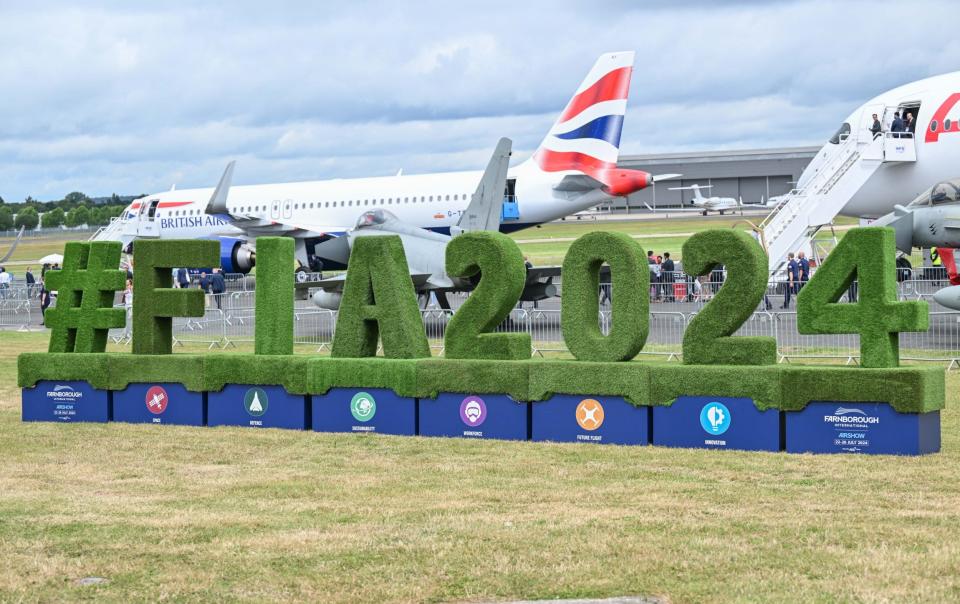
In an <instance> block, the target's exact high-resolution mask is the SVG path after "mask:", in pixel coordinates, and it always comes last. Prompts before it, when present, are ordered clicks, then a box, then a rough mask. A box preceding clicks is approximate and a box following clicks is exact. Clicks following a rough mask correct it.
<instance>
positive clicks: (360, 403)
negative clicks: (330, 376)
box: [311, 388, 417, 436]
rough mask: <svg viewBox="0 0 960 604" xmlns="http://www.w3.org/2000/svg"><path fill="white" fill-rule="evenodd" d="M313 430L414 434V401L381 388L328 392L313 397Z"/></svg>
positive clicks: (333, 390) (333, 389)
mask: <svg viewBox="0 0 960 604" xmlns="http://www.w3.org/2000/svg"><path fill="white" fill-rule="evenodd" d="M311 398H312V399H313V429H314V430H316V431H317V432H353V433H361V434H362V433H368V432H373V433H379V434H401V435H407V436H413V435H414V434H416V433H417V401H416V399H412V398H405V397H402V396H397V395H396V394H394V392H393V391H392V390H387V389H384V388H367V389H365V390H360V389H358V388H331V389H330V391H328V392H327V393H326V394H324V395H322V396H320V395H316V394H315V395H313V396H312V397H311Z"/></svg>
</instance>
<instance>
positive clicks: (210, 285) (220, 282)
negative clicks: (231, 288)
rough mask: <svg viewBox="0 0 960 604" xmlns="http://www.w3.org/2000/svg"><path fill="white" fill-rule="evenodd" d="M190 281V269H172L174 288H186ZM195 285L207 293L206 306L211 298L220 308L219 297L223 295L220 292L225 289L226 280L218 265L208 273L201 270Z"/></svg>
mask: <svg viewBox="0 0 960 604" xmlns="http://www.w3.org/2000/svg"><path fill="white" fill-rule="evenodd" d="M191 283H192V278H191V275H190V271H188V270H187V269H185V268H175V269H173V286H174V287H175V288H179V289H187V288H189V287H190V284H191ZM197 287H199V288H200V289H202V290H203V292H204V293H205V294H207V306H210V299H211V298H212V299H213V301H214V303H215V304H216V305H217V308H221V305H222V302H221V300H220V299H221V298H222V297H223V296H222V295H221V294H224V293H226V291H227V282H226V280H225V279H224V277H223V269H221V268H219V267H218V268H214V269H213V272H212V273H210V274H209V275H208V274H207V273H206V271H201V272H200V276H199V278H198V279H197Z"/></svg>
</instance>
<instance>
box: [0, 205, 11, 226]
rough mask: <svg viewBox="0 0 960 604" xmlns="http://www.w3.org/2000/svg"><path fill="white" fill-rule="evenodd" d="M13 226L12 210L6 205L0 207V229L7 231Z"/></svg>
mask: <svg viewBox="0 0 960 604" xmlns="http://www.w3.org/2000/svg"><path fill="white" fill-rule="evenodd" d="M12 228H13V212H11V211H10V208H8V207H2V208H0V231H9V230H10V229H12Z"/></svg>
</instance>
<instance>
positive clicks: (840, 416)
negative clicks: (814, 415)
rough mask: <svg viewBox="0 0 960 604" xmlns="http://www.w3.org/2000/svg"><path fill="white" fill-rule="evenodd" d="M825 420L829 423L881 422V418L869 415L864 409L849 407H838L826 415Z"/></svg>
mask: <svg viewBox="0 0 960 604" xmlns="http://www.w3.org/2000/svg"><path fill="white" fill-rule="evenodd" d="M823 421H824V422H825V423H828V424H879V423H880V418H879V417H877V416H875V415H867V412H866V411H864V410H863V409H848V408H846V407H837V409H836V411H834V412H833V415H824V416H823Z"/></svg>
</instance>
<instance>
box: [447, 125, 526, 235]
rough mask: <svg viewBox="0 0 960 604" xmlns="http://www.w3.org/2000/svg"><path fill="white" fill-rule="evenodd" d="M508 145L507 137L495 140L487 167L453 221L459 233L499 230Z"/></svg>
mask: <svg viewBox="0 0 960 604" xmlns="http://www.w3.org/2000/svg"><path fill="white" fill-rule="evenodd" d="M512 147H513V141H511V140H510V139H509V138H501V139H500V141H499V142H498V143H497V148H496V149H495V150H494V152H493V156H491V157H490V161H489V163H487V169H486V170H484V171H483V176H482V177H481V178H480V184H478V185H477V190H476V192H475V193H474V194H473V197H471V198H470V205H468V206H467V209H466V210H464V212H463V214H462V215H461V216H460V220H459V221H458V222H457V227H458V228H459V230H460V231H461V232H462V231H498V230H500V207H501V205H502V204H503V194H504V191H505V190H506V184H507V170H508V169H509V167H510V155H511V149H512Z"/></svg>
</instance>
